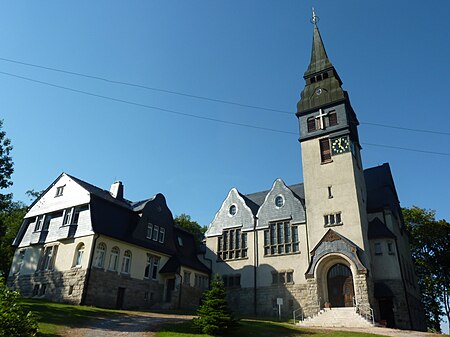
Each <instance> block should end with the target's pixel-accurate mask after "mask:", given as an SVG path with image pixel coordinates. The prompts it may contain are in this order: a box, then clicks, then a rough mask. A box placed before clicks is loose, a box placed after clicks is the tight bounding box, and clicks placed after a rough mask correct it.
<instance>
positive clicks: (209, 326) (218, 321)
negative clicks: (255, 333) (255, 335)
mask: <svg viewBox="0 0 450 337" xmlns="http://www.w3.org/2000/svg"><path fill="white" fill-rule="evenodd" d="M197 315H198V317H196V318H194V320H193V323H194V326H195V327H197V328H198V329H200V330H201V331H202V332H203V333H206V334H208V335H213V336H218V335H223V334H226V333H227V332H229V331H230V330H231V329H233V328H236V327H237V325H238V323H237V320H236V319H235V318H234V317H233V315H232V313H231V311H230V309H229V307H228V303H227V300H226V291H225V287H224V284H223V282H222V280H221V279H220V277H219V275H215V276H214V279H213V280H212V281H211V290H208V291H206V292H205V294H204V297H203V303H202V304H201V305H200V307H199V308H198V310H197Z"/></svg>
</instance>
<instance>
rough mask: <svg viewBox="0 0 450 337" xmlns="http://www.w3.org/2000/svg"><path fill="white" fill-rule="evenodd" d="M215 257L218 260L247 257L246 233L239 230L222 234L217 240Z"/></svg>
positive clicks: (230, 230)
mask: <svg viewBox="0 0 450 337" xmlns="http://www.w3.org/2000/svg"><path fill="white" fill-rule="evenodd" d="M217 257H218V258H219V259H220V260H235V259H241V258H246V257H247V233H242V231H241V230H240V229H229V230H224V231H223V232H222V236H220V237H219V238H218V240H217Z"/></svg>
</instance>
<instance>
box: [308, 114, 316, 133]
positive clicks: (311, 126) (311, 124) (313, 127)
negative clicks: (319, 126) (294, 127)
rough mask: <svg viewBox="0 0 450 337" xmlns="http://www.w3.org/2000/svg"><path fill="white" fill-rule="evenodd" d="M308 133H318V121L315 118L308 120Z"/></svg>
mask: <svg viewBox="0 0 450 337" xmlns="http://www.w3.org/2000/svg"><path fill="white" fill-rule="evenodd" d="M307 123H308V132H313V131H316V119H315V118H314V117H309V118H308V121H307Z"/></svg>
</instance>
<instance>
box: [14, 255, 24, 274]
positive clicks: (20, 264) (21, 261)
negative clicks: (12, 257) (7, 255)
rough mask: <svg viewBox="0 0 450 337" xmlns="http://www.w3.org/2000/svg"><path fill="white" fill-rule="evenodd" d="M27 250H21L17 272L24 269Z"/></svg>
mask: <svg viewBox="0 0 450 337" xmlns="http://www.w3.org/2000/svg"><path fill="white" fill-rule="evenodd" d="M25 252H26V249H21V250H20V251H19V262H18V263H17V270H16V273H18V272H20V270H21V269H22V266H23V261H24V260H25Z"/></svg>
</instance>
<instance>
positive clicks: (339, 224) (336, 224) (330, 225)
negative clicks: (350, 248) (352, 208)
mask: <svg viewBox="0 0 450 337" xmlns="http://www.w3.org/2000/svg"><path fill="white" fill-rule="evenodd" d="M343 225H344V223H343V222H340V223H334V224H329V225H323V227H325V228H329V227H338V226H343Z"/></svg>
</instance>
